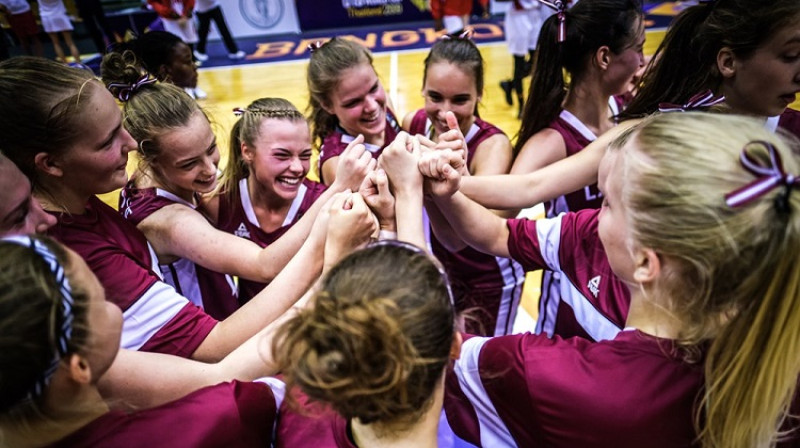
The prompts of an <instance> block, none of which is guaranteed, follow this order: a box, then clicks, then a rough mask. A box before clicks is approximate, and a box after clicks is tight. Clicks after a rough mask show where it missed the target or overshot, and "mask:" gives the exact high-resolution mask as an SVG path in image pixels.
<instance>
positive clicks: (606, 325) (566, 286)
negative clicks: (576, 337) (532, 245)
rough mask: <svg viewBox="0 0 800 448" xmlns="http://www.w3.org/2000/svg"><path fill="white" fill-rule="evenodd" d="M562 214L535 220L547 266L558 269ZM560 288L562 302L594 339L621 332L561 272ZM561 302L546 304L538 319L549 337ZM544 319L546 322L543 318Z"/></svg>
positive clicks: (539, 325) (610, 337)
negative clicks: (545, 309) (545, 308)
mask: <svg viewBox="0 0 800 448" xmlns="http://www.w3.org/2000/svg"><path fill="white" fill-rule="evenodd" d="M563 217H564V215H563V214H561V215H558V216H557V217H555V218H552V219H540V220H538V221H536V234H537V235H536V236H537V238H538V239H539V248H540V252H541V253H542V257H543V258H544V261H545V263H546V264H547V266H548V269H550V270H552V271H556V272H559V273H561V272H563V270H562V269H561V262H560V256H559V251H560V247H561V221H562V218H563ZM559 290H560V293H561V294H560V296H561V299H560V301H561V302H564V303H566V304H567V305H569V306H570V307H571V308H572V311H573V313H575V319H576V320H577V321H578V323H579V324H580V325H581V327H583V329H584V330H585V331H586V333H588V334H589V336H591V337H592V339H594V340H595V341H602V340H606V339H614V338H615V337H616V336H617V333H619V331H620V328H619V327H618V326H617V325H616V324H614V323H613V322H611V320H609V319H608V317H606V316H605V315H604V314H603V313H601V312H600V311H598V310H597V308H595V306H594V305H593V304H592V302H591V301H590V300H589V299H587V298H586V297H585V296H584V295H583V293H581V290H580V289H578V288H576V287H575V285H573V284H572V282H571V281H569V278H568V277H567V276H566V275H563V274H561V275H560V279H559ZM558 303H559V301H551V302H548V303H547V313H546V315H545V316H540V322H537V325H536V328H537V330H538V331H541V332H544V333H545V334H547V336H548V337H553V332H554V331H555V324H556V318H557V316H558ZM542 319H544V321H542Z"/></svg>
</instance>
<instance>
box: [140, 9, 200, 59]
mask: <svg viewBox="0 0 800 448" xmlns="http://www.w3.org/2000/svg"><path fill="white" fill-rule="evenodd" d="M147 4H148V5H150V7H152V8H153V10H154V11H155V12H156V13H157V14H158V16H159V17H161V21H162V22H163V23H164V31H167V32H170V33H172V34H174V35H176V36H178V37H180V38H181V40H182V41H183V42H185V43H186V45H188V46H189V48H190V49H191V50H192V51H194V44H196V43H197V40H198V39H197V29H196V28H195V26H194V21H193V20H190V19H191V18H192V13H193V12H194V0H147Z"/></svg>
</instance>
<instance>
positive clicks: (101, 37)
mask: <svg viewBox="0 0 800 448" xmlns="http://www.w3.org/2000/svg"><path fill="white" fill-rule="evenodd" d="M75 6H77V7H78V15H80V16H81V20H83V26H85V27H86V31H87V32H88V33H89V36H91V38H92V42H94V46H95V47H97V51H98V52H99V53H101V54H102V53H105V52H106V47H108V44H110V43H111V42H112V41H113V40H114V39H113V34H112V33H111V27H110V26H109V24H108V19H106V13H105V11H103V5H102V3H101V2H100V0H75Z"/></svg>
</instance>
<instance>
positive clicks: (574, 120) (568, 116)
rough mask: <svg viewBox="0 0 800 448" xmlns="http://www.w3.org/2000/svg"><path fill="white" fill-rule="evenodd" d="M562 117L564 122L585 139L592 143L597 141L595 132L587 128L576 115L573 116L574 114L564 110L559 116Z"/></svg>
mask: <svg viewBox="0 0 800 448" xmlns="http://www.w3.org/2000/svg"><path fill="white" fill-rule="evenodd" d="M558 116H559V117H561V119H562V120H564V121H566V122H567V123H569V124H570V126H572V127H573V128H575V130H576V131H578V132H580V134H581V135H582V136H584V138H586V139H587V140H590V141H595V140H597V136H596V135H594V132H592V131H590V130H589V128H587V127H586V125H585V124H583V122H582V121H581V120H579V119H578V117H576V116H575V115H572V112H570V111H568V110H566V109H562V110H561V113H560V114H559V115H558Z"/></svg>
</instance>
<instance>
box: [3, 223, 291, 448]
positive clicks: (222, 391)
mask: <svg viewBox="0 0 800 448" xmlns="http://www.w3.org/2000/svg"><path fill="white" fill-rule="evenodd" d="M0 264H2V266H0V291H1V292H0V307H2V316H3V317H2V322H0V326H2V328H3V338H2V342H0V344H2V352H3V363H2V366H0V391H2V392H0V429H2V433H3V445H4V446H14V447H39V446H56V447H61V446H63V447H83V446H86V447H88V446H153V447H155V446H197V447H200V446H208V447H212V446H237V447H263V446H268V445H269V443H270V442H271V440H272V431H273V424H274V422H275V419H276V415H277V409H278V407H279V405H280V402H281V400H282V398H283V388H282V384H281V383H280V382H276V381H274V380H270V379H265V380H263V381H261V382H253V383H242V382H236V381H234V382H232V383H221V384H218V385H216V386H211V387H208V388H205V389H201V390H199V391H197V392H194V393H192V394H191V395H189V396H187V397H185V398H183V399H179V400H177V401H173V402H170V403H166V404H164V405H162V406H159V407H156V408H152V409H142V410H138V411H137V412H135V413H133V414H127V413H125V412H122V411H119V410H112V409H110V408H109V404H108V403H106V402H105V401H104V400H103V398H102V397H101V395H100V392H99V390H98V381H100V379H101V378H102V377H103V376H104V375H105V373H106V371H107V370H108V369H109V367H110V366H111V364H112V362H113V361H114V359H115V357H116V355H117V352H118V350H119V341H120V334H121V331H122V314H121V312H120V309H119V308H118V307H117V306H116V305H114V304H112V303H110V302H108V301H106V300H105V294H104V291H103V287H102V286H101V285H100V283H99V282H98V280H97V278H96V277H95V276H94V274H93V273H92V271H91V270H90V269H89V267H88V266H87V265H86V263H85V262H84V261H83V260H82V259H81V257H80V256H78V255H77V254H76V253H75V252H73V251H71V250H69V249H66V248H64V247H63V246H61V245H59V244H58V243H55V242H54V241H52V240H50V239H48V238H45V237H26V236H17V237H6V238H5V239H3V240H0ZM150 385H151V388H153V389H156V388H158V381H151V382H150ZM142 393H148V391H147V390H142ZM187 421H190V422H192V424H193V425H199V426H198V427H196V428H194V429H193V428H188V427H186V422H187ZM177 428H184V429H183V430H178V429H177ZM197 428H202V430H197Z"/></svg>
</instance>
